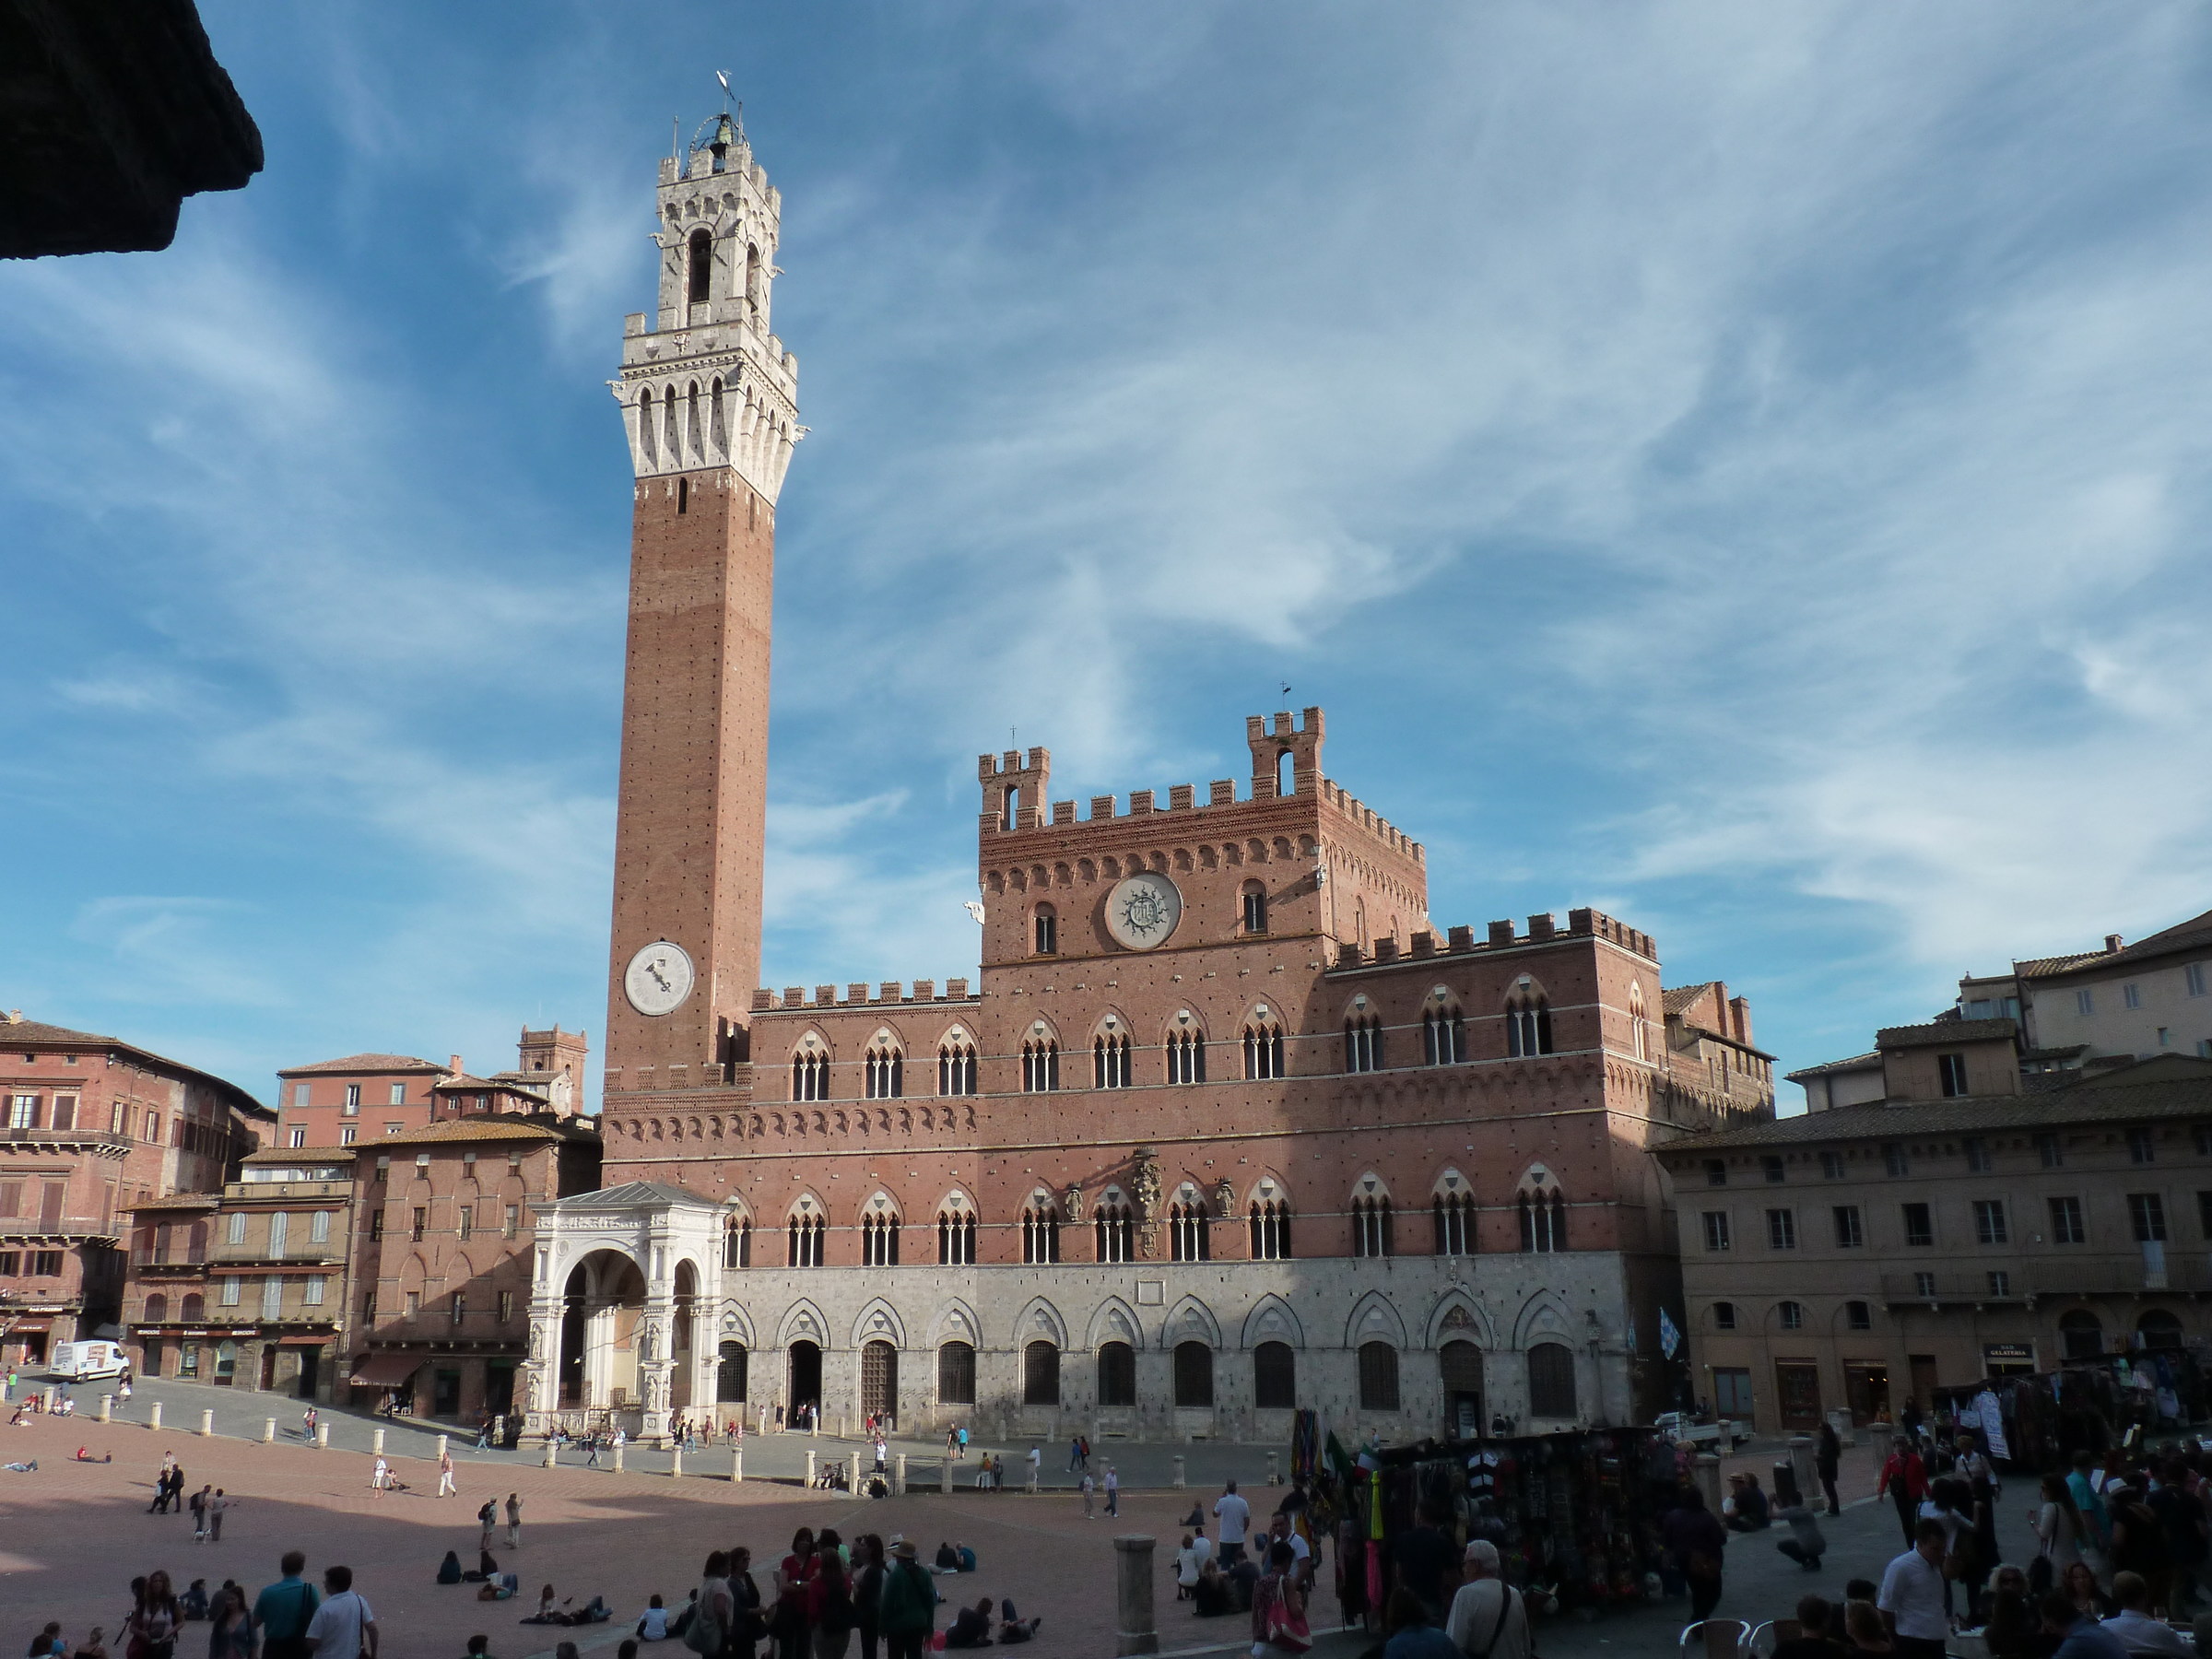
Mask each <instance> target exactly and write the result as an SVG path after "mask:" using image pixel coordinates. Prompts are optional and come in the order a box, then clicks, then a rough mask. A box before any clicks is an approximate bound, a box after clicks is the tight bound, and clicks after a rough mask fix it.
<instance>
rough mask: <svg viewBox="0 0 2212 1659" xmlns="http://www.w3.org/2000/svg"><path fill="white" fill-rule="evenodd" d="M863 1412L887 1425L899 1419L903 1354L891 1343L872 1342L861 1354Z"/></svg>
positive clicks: (861, 1399) (861, 1400) (861, 1403)
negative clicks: (884, 1420) (901, 1355)
mask: <svg viewBox="0 0 2212 1659" xmlns="http://www.w3.org/2000/svg"><path fill="white" fill-rule="evenodd" d="M860 1409H861V1411H862V1413H863V1414H864V1415H865V1416H869V1417H877V1418H884V1419H886V1420H887V1421H895V1420H896V1419H897V1418H898V1416H899V1350H898V1349H897V1348H895V1347H892V1346H891V1345H890V1344H889V1343H888V1342H871V1343H869V1344H868V1346H867V1347H864V1348H862V1349H861V1350H860Z"/></svg>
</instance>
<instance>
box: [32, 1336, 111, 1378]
mask: <svg viewBox="0 0 2212 1659" xmlns="http://www.w3.org/2000/svg"><path fill="white" fill-rule="evenodd" d="M129 1364H130V1360H129V1359H126V1358H125V1357H124V1351H123V1347H122V1346H121V1345H120V1344H118V1343H113V1342H65V1343H63V1344H61V1345H60V1346H59V1347H56V1348H55V1349H54V1350H53V1360H52V1361H51V1362H50V1363H49V1364H48V1366H47V1368H46V1371H47V1374H48V1375H49V1376H53V1377H58V1378H60V1379H61V1380H62V1381H63V1382H90V1381H91V1380H92V1379H93V1378H94V1377H115V1376H120V1375H122V1374H123V1371H124V1368H125V1367H126V1366H128V1365H129Z"/></svg>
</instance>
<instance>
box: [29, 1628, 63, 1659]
mask: <svg viewBox="0 0 2212 1659" xmlns="http://www.w3.org/2000/svg"><path fill="white" fill-rule="evenodd" d="M68 1652H69V1644H68V1643H67V1642H65V1641H63V1640H62V1627H61V1622H60V1621H59V1620H58V1619H57V1620H55V1621H54V1622H53V1623H51V1624H49V1625H48V1626H47V1627H46V1628H45V1629H44V1630H41V1631H40V1632H39V1633H38V1634H37V1635H36V1636H33V1637H32V1638H31V1639H30V1654H29V1659H49V1656H50V1655H51V1659H67V1654H68Z"/></svg>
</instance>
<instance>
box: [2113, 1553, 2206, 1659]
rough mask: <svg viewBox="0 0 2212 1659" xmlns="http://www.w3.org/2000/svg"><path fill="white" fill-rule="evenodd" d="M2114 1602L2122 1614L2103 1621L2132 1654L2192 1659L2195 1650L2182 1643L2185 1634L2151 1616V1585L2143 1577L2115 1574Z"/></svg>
mask: <svg viewBox="0 0 2212 1659" xmlns="http://www.w3.org/2000/svg"><path fill="white" fill-rule="evenodd" d="M2112 1599H2113V1600H2114V1601H2116V1602H2118V1603H2119V1604H2120V1611H2119V1612H2117V1613H2115V1614H2113V1615H2112V1617H2111V1618H2108V1619H2106V1620H2105V1621H2104V1628H2105V1629H2106V1630H2110V1631H2111V1632H2112V1634H2113V1635H2115V1636H2117V1637H2119V1638H2120V1645H2121V1646H2122V1647H2124V1648H2125V1649H2126V1650H2127V1651H2128V1652H2129V1653H2133V1654H2149V1655H2154V1656H2156V1659H2169V1656H2171V1659H2192V1656H2193V1655H2194V1653H2195V1652H2196V1650H2195V1649H2194V1647H2192V1646H2190V1645H2189V1643H2188V1642H2186V1641H2183V1640H2182V1633H2181V1632H2180V1631H2179V1630H2175V1629H2174V1628H2173V1627H2172V1626H2171V1625H2170V1624H2168V1623H2167V1622H2166V1621H2165V1620H2164V1619H2162V1618H2152V1617H2151V1616H2150V1585H2149V1583H2147V1582H2146V1580H2145V1579H2144V1577H2143V1575H2142V1574H2141V1573H2139V1572H2116V1573H2114V1574H2113V1575H2112Z"/></svg>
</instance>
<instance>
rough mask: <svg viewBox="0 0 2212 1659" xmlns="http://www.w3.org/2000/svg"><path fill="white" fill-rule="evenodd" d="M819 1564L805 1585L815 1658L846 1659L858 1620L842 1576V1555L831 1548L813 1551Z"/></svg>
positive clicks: (807, 1621) (849, 1586)
mask: <svg viewBox="0 0 2212 1659" xmlns="http://www.w3.org/2000/svg"><path fill="white" fill-rule="evenodd" d="M816 1555H817V1559H819V1560H820V1562H821V1566H820V1567H819V1568H818V1569H817V1570H816V1571H815V1575H814V1577H813V1579H812V1581H810V1582H809V1583H808V1584H807V1586H806V1626H807V1629H808V1630H809V1631H810V1632H812V1635H813V1644H814V1659H845V1650H846V1649H847V1648H849V1647H851V1646H852V1645H853V1626H854V1625H855V1624H857V1623H859V1619H858V1618H857V1617H856V1616H855V1614H854V1611H853V1591H852V1586H851V1584H850V1583H848V1582H847V1580H846V1578H845V1563H844V1558H843V1557H841V1555H839V1554H838V1552H837V1551H836V1550H835V1549H834V1548H832V1549H822V1550H818V1551H817V1552H816Z"/></svg>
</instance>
